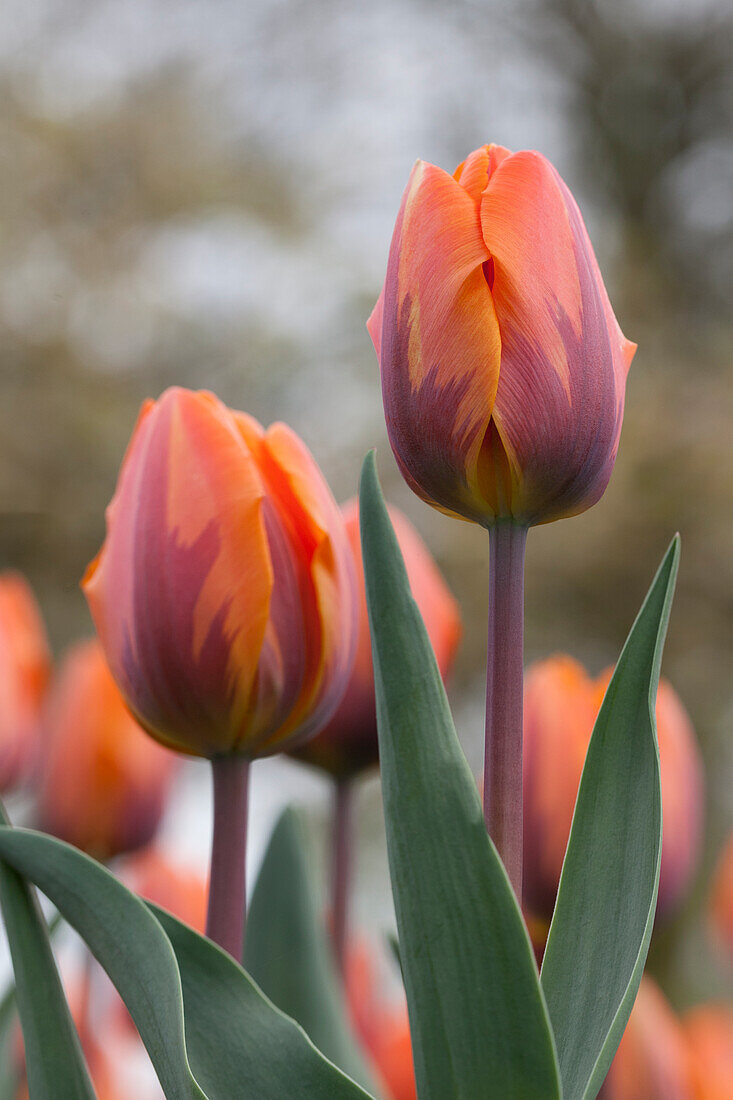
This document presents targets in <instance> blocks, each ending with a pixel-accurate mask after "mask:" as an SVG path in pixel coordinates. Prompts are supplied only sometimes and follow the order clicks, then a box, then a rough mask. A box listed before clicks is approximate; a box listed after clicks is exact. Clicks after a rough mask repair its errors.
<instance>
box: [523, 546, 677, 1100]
mask: <svg viewBox="0 0 733 1100" xmlns="http://www.w3.org/2000/svg"><path fill="white" fill-rule="evenodd" d="M678 562H679V538H675V539H674V541H673V542H672V544H671V546H670V548H669V550H668V551H667V554H666V555H665V557H664V560H663V561H662V564H661V566H660V567H659V571H658V572H657V575H656V577H655V579H654V581H653V583H652V586H651V588H650V590H649V593H648V595H647V597H646V599H645V601H644V604H643V606H642V608H641V611H640V612H639V615H638V617H637V619H636V622H635V623H634V625H633V627H632V628H631V633H630V634H629V637H628V639H627V641H626V644H625V646H624V648H623V650H622V653H621V656H620V658H619V661H618V664H617V666H616V671H615V673H614V676H613V679H612V680H611V682H610V684H609V686H608V690H607V691H606V696H605V699H604V701H603V706H602V707H601V710H600V713H599V715H598V718H597V720H596V724H595V728H594V730H593V736H592V738H591V741H590V745H589V748H588V754H587V757H586V761H585V767H584V769H583V775H582V779H581V782H580V788H579V791H578V799H577V803H576V806H575V815H574V817H573V825H572V829H571V833H570V839H569V842H568V848H567V852H566V855H565V862H564V864H563V870H562V877H561V879H560V887H559V891H558V897H557V905H556V907H555V913H554V916H553V920H552V925H551V927H550V935H549V939H548V942H547V949H546V951H545V958H544V963H543V967H542V985H543V987H544V990H545V996H546V998H547V1004H548V1007H549V1010H550V1018H551V1020H552V1023H553V1028H554V1031H555V1039H556V1042H557V1047H558V1055H559V1058H560V1068H561V1072H562V1080H563V1086H564V1092H565V1097H566V1100H592V1098H593V1097H595V1096H596V1095H597V1093H598V1090H599V1089H600V1087H601V1085H602V1083H603V1080H604V1078H605V1076H606V1073H607V1072H608V1068H609V1066H610V1064H611V1061H612V1059H613V1055H614V1053H615V1052H616V1048H617V1047H618V1044H619V1041H620V1039H621V1036H622V1034H623V1032H624V1028H625V1026H626V1022H627V1020H628V1018H629V1014H630V1012H631V1009H632V1007H633V1004H634V999H635V997H636V993H637V991H638V988H639V982H640V981H641V974H642V970H643V969H644V962H645V960H646V955H647V951H648V948H649V940H650V938H651V934H652V927H653V924H654V913H655V910H656V904H657V889H658V886H659V868H660V862H661V856H662V791H661V783H660V772H659V750H658V746H657V738H656V722H655V715H654V711H655V700H656V695H657V684H658V681H659V668H660V664H661V660H662V649H663V646H664V638H665V634H666V631H667V622H668V620H669V612H670V607H671V604H672V595H673V593H674V585H675V579H676V576H677V568H678Z"/></svg>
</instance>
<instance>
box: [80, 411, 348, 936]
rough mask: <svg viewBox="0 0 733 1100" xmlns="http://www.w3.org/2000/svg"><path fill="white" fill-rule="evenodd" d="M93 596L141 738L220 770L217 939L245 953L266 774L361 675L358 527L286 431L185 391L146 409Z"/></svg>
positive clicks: (92, 580)
mask: <svg viewBox="0 0 733 1100" xmlns="http://www.w3.org/2000/svg"><path fill="white" fill-rule="evenodd" d="M84 591H85V594H86V596H87V599H88V601H89V606H90V609H91V612H92V617H93V618H94V622H95V625H96V627H97V631H98V633H99V636H100V639H101V641H102V645H103V647H104V650H105V653H106V655H107V659H108V661H109V664H110V668H111V669H112V672H113V675H114V677H115V679H116V681H117V683H118V685H119V687H120V689H121V691H122V694H123V695H124V697H125V699H126V700H127V703H128V705H129V707H130V709H131V710H132V712H133V713H134V714H135V716H136V718H137V719H138V721H139V722H140V724H141V725H142V726H143V727H144V728H145V729H146V730H147V731H148V732H149V733H150V734H151V735H152V736H153V737H155V738H157V739H158V740H159V741H161V742H162V743H163V744H165V745H168V746H170V747H172V748H175V749H177V750H179V751H180V752H184V753H189V754H192V755H197V756H204V757H208V758H209V759H210V760H211V762H212V766H213V775H214V840H213V848H212V870H211V884H210V921H209V925H208V930H209V934H210V935H211V936H212V937H213V938H215V939H217V941H218V942H219V943H220V944H222V945H225V946H226V947H227V949H228V950H230V952H231V953H233V954H237V955H238V954H239V953H240V951H241V941H242V935H241V927H239V926H240V925H241V920H242V916H241V913H243V911H244V851H243V846H244V834H245V825H246V817H247V773H248V762H249V761H250V760H252V759H253V758H255V757H259V756H266V755H268V754H270V753H273V752H278V751H280V750H282V749H283V748H284V747H285V746H287V745H289V744H293V743H295V742H296V741H298V740H305V739H306V738H307V737H309V736H312V735H313V734H315V733H317V732H318V730H319V729H320V728H321V727H322V726H323V725H324V724H325V723H326V722H327V721H328V719H329V718H330V717H331V714H332V713H333V711H334V710H335V708H336V706H337V704H338V703H339V701H340V699H341V696H342V694H343V691H344V689H345V687H346V682H347V679H348V674H349V671H350V668H351V661H352V657H353V646H354V642H355V634H354V630H355V589H354V580H353V568H352V564H351V554H350V552H349V548H348V542H347V539H346V535H345V532H344V528H343V521H342V519H341V514H340V512H339V510H338V507H337V505H336V503H335V501H334V500H333V497H332V496H331V493H330V491H329V489H328V486H327V485H326V482H325V481H324V479H323V476H322V474H321V472H320V471H319V469H318V467H317V466H316V464H315V462H314V461H313V459H312V457H311V455H310V454H309V452H308V451H307V449H306V448H305V446H304V445H303V443H302V442H301V441H300V440H299V439H298V437H297V436H296V435H295V433H294V432H292V431H291V430H290V429H289V428H288V427H286V426H285V425H284V424H274V425H273V426H272V427H270V428H269V429H268V430H267V431H265V430H264V429H263V428H262V427H261V426H260V425H259V424H258V423H257V421H256V420H254V419H253V418H252V417H250V416H247V415H245V414H244V413H240V412H234V411H232V410H230V409H228V408H227V407H226V406H225V405H223V404H222V403H221V402H220V401H219V400H218V399H217V398H216V397H214V396H213V394H209V393H193V392H191V391H189V390H183V389H170V390H167V391H166V392H165V393H164V394H163V396H162V397H161V398H160V399H159V400H158V401H155V402H153V401H150V402H147V403H146V405H145V406H144V407H143V410H142V413H141V415H140V419H139V421H138V424H137V427H136V429H135V432H134V435H133V438H132V441H131V443H130V445H129V448H128V451H127V454H126V456H125V460H124V462H123V465H122V469H121V471H120V476H119V480H118V484H117V491H116V493H115V496H114V499H113V501H112V504H111V505H110V507H109V509H108V512H107V538H106V540H105V543H104V545H103V547H102V549H101V551H100V553H99V555H98V556H97V558H96V559H95V560H94V561H93V562H92V564H91V565H90V567H89V569H88V570H87V574H86V576H85V578H84ZM240 901H241V903H242V904H241V905H240V904H239V903H240ZM240 911H241V912H240Z"/></svg>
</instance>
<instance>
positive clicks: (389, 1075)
mask: <svg viewBox="0 0 733 1100" xmlns="http://www.w3.org/2000/svg"><path fill="white" fill-rule="evenodd" d="M346 998H347V1001H348V1006H349V1011H350V1014H351V1021H352V1025H353V1027H354V1030H355V1032H356V1035H357V1037H358V1039H359V1041H360V1043H361V1045H362V1047H363V1049H364V1052H365V1053H366V1055H367V1057H368V1058H369V1060H370V1062H371V1064H372V1068H373V1070H374V1072H375V1073H376V1075H377V1079H378V1081H379V1082H380V1083H381V1085H382V1088H383V1090H384V1096H385V1100H417V1091H416V1086H415V1071H414V1068H413V1064H412V1041H411V1039H410V1024H409V1020H408V1017H407V1002H406V1000H405V997H404V994H403V993H400V994H399V995H397V996H395V995H394V994H392V995H390V993H389V991H388V990H385V989H384V988H383V984H382V983H381V982H380V979H379V968H378V967H377V965H376V960H375V958H374V957H373V955H372V953H371V952H370V950H369V948H368V947H367V946H366V944H365V943H362V942H360V941H358V940H357V941H352V942H351V943H350V944H349V948H348V956H347V964H346Z"/></svg>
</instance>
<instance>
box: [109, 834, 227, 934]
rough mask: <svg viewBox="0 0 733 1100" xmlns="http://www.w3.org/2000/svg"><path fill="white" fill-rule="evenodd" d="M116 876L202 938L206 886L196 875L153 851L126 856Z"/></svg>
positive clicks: (151, 848) (150, 848) (152, 848)
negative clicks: (118, 875) (198, 933)
mask: <svg viewBox="0 0 733 1100" xmlns="http://www.w3.org/2000/svg"><path fill="white" fill-rule="evenodd" d="M119 874H120V878H121V879H122V881H123V882H124V883H125V884H126V885H127V886H128V887H129V888H130V890H133V891H134V892H135V893H136V894H139V895H140V897H142V898H145V900H146V901H152V902H153V904H155V905H159V906H160V908H161V909H165V910H167V912H169V913H172V914H173V916H174V917H178V919H179V920H182V921H183V922H184V924H187V925H188V926H189V928H193V929H194V930H195V931H196V932H200V933H201V934H202V935H203V932H204V928H205V926H206V883H205V881H204V880H203V879H202V878H201V877H200V876H199V875H197V874H195V873H194V872H192V871H186V870H184V869H183V868H180V867H175V866H174V865H173V864H172V863H171V862H170V860H168V859H166V857H165V856H164V855H163V854H162V852H159V851H158V850H157V848H155V847H149V848H146V849H145V850H144V851H142V852H136V853H135V855H132V856H128V858H127V859H126V860H125V861H124V863H123V864H122V866H121V867H120V869H119Z"/></svg>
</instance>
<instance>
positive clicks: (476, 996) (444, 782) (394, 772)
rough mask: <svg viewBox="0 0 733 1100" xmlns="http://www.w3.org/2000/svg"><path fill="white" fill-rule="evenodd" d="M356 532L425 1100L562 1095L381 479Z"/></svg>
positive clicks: (368, 471) (507, 891)
mask: <svg viewBox="0 0 733 1100" xmlns="http://www.w3.org/2000/svg"><path fill="white" fill-rule="evenodd" d="M360 512H361V540H362V552H363V555H364V567H365V573H366V587H367V598H368V604H369V617H370V623H371V632H372V651H373V655H374V669H375V683H376V693H377V714H378V724H379V751H380V759H381V769H382V787H383V793H384V804H385V814H386V823H387V844H388V851H389V864H390V875H391V879H392V892H393V895H394V901H395V910H396V914H397V926H398V931H399V942H400V951H401V959H402V965H403V968H404V976H405V988H406V992H407V1000H408V1006H409V1012H410V1027H411V1032H412V1042H413V1053H414V1058H415V1072H416V1076H417V1086H418V1094H419V1096H420V1100H454V1098H456V1100H459V1098H460V1100H478V1098H479V1097H481V1100H557V1098H559V1097H560V1095H561V1091H560V1084H559V1077H558V1069H557V1060H556V1055H555V1050H554V1044H553V1038H552V1031H551V1029H550V1024H549V1020H548V1015H547V1009H546V1006H545V1002H544V997H543V994H542V989H541V986H540V983H539V976H538V974H537V969H536V966H535V962H534V957H533V954H532V948H531V945H530V942H529V938H528V936H527V932H526V929H525V927H524V922H523V920H522V917H521V913H520V911H519V907H518V906H517V903H516V900H515V898H514V894H513V893H512V890H511V887H510V885H509V880H508V879H507V876H506V873H505V871H504V867H503V865H502V863H501V861H500V859H499V857H498V855H497V853H496V849H495V848H494V846H493V844H492V843H491V841H490V839H489V837H488V834H487V832H486V828H485V825H484V820H483V814H482V811H481V803H480V800H479V796H478V790H477V787H476V783H475V781H474V778H473V776H472V775H471V771H470V769H469V767H468V764H467V762H466V759H465V757H464V755H463V752H462V750H461V747H460V744H459V742H458V739H457V737H456V733H455V729H454V727H453V721H452V719H451V715H450V710H449V708H448V702H447V700H446V697H445V692H444V690H443V685H442V682H441V679H440V675H439V673H438V670H437V667H436V664H435V657H434V655H433V651H432V648H431V646H430V642H429V639H428V636H427V633H426V631H425V628H424V626H423V623H422V619H421V617H420V613H419V611H418V609H417V605H416V604H415V602H414V600H413V599H412V596H411V593H410V588H409V584H408V581H407V576H406V573H405V568H404V564H403V562H402V557H401V554H400V551H399V547H398V544H397V540H396V538H395V536H394V532H393V530H392V526H391V524H390V521H389V516H388V514H387V510H386V508H385V505H384V500H383V498H382V494H381V490H380V488H379V482H378V480H377V474H376V466H375V463H374V456H373V455H368V456H367V459H366V461H365V463H364V469H363V471H362V479H361V492H360Z"/></svg>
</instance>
